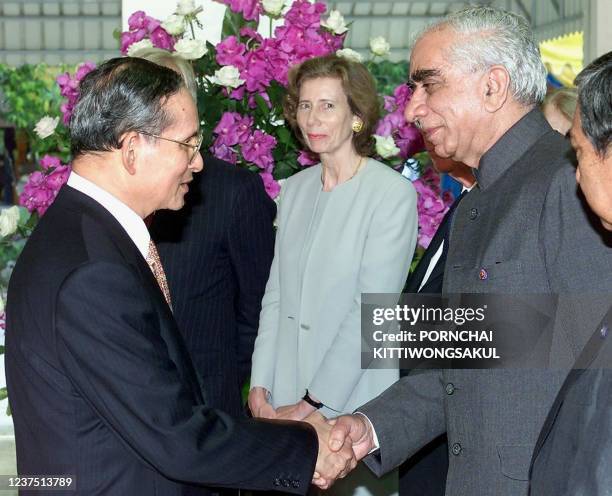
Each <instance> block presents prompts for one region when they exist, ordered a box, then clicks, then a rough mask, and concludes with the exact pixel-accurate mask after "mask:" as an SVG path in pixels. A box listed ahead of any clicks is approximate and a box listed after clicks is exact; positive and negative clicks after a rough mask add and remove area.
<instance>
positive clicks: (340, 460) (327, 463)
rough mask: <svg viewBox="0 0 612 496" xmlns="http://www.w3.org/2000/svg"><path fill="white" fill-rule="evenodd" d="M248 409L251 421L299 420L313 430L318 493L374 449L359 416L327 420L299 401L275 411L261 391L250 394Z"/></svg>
mask: <svg viewBox="0 0 612 496" xmlns="http://www.w3.org/2000/svg"><path fill="white" fill-rule="evenodd" d="M249 408H250V409H251V412H252V413H253V415H254V416H255V417H264V418H276V419H280V418H282V419H287V420H303V421H305V422H308V423H309V424H310V425H312V426H313V427H314V428H315V430H316V432H317V436H318V438H319V453H318V456H317V464H316V468H315V473H314V475H313V479H312V483H313V484H314V485H316V486H317V487H319V488H320V489H328V488H329V487H330V486H331V485H332V484H333V483H334V482H335V481H336V480H337V479H341V478H343V477H345V476H346V475H347V474H348V473H349V472H350V471H351V470H353V469H354V468H355V467H356V466H357V462H358V461H359V460H361V459H362V458H363V457H364V456H366V455H367V454H368V453H369V452H370V451H371V450H372V449H373V448H374V439H373V434H372V430H371V428H370V425H369V422H368V421H367V420H366V418H365V417H364V416H363V415H359V414H353V415H342V416H341V417H338V418H335V419H331V420H327V419H326V418H325V417H324V416H323V415H321V414H320V413H319V412H317V411H316V410H315V409H314V408H313V407H312V406H310V405H308V404H304V402H303V401H302V402H298V403H296V404H294V405H287V406H281V407H279V408H277V409H276V410H275V409H274V408H273V407H272V405H271V404H270V403H269V402H268V398H267V391H266V390H265V389H263V388H253V389H252V390H251V392H250V394H249Z"/></svg>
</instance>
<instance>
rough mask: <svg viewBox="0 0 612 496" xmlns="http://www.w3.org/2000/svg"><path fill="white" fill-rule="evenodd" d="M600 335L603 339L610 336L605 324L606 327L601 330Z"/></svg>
mask: <svg viewBox="0 0 612 496" xmlns="http://www.w3.org/2000/svg"><path fill="white" fill-rule="evenodd" d="M599 334H600V335H601V337H602V339H603V338H605V337H606V336H607V335H608V326H607V325H605V324H604V326H603V327H602V328H601V329H599Z"/></svg>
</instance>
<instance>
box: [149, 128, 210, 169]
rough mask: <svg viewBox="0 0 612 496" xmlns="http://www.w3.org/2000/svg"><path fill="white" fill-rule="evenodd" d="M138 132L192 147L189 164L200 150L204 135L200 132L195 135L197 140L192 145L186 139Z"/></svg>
mask: <svg viewBox="0 0 612 496" xmlns="http://www.w3.org/2000/svg"><path fill="white" fill-rule="evenodd" d="M139 133H140V134H144V135H145V136H151V138H158V139H162V140H165V141H172V143H178V144H179V145H183V146H188V147H189V148H192V149H193V154H192V155H191V157H189V164H191V163H192V162H193V160H194V159H195V158H196V155H197V154H198V152H199V151H200V147H201V146H202V140H203V139H204V136H203V135H202V133H198V134H197V136H196V137H197V139H198V141H197V143H196V144H195V145H192V144H191V143H187V142H186V141H179V140H175V139H171V138H164V137H163V136H159V135H157V134H153V133H145V132H144V131H139Z"/></svg>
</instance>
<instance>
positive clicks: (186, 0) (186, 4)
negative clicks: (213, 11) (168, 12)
mask: <svg viewBox="0 0 612 496" xmlns="http://www.w3.org/2000/svg"><path fill="white" fill-rule="evenodd" d="M194 10H196V6H195V3H194V1H193V0H179V2H178V4H177V6H176V13H177V14H180V15H184V16H185V15H189V14H191V13H192V12H193V11H194Z"/></svg>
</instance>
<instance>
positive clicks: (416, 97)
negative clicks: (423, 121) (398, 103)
mask: <svg viewBox="0 0 612 496" xmlns="http://www.w3.org/2000/svg"><path fill="white" fill-rule="evenodd" d="M423 93H425V91H424V90H423V89H420V88H417V89H416V90H414V92H413V93H412V97H411V98H410V100H409V101H408V104H407V105H406V109H405V110H404V117H405V118H406V120H407V121H408V122H410V123H414V122H416V121H417V120H418V119H419V118H421V117H423V116H424V115H425V114H426V113H427V108H426V106H425V97H424V95H423Z"/></svg>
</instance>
